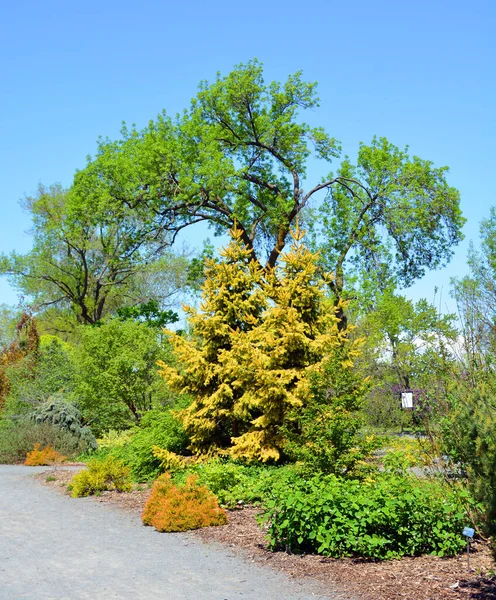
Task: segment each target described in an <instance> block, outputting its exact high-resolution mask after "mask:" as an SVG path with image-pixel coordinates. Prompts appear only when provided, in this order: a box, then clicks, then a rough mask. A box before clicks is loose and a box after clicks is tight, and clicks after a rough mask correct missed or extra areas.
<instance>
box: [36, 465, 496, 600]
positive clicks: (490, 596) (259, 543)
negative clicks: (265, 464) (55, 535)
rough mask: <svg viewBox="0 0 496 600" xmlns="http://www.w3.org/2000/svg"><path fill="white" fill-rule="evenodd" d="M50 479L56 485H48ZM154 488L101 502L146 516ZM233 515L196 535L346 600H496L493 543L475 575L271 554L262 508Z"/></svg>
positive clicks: (481, 551) (438, 563)
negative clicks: (314, 582)
mask: <svg viewBox="0 0 496 600" xmlns="http://www.w3.org/2000/svg"><path fill="white" fill-rule="evenodd" d="M73 474H74V472H67V471H62V470H50V471H47V472H45V473H42V474H39V475H37V477H38V478H39V479H41V480H42V481H43V482H44V483H45V484H46V485H50V486H53V487H59V488H60V489H65V486H66V485H67V483H68V482H69V481H70V479H71V477H72V475H73ZM47 476H52V477H55V478H56V479H55V481H48V482H47V481H46V478H47ZM149 493H150V490H149V487H148V486H136V487H135V489H134V490H133V491H132V492H130V493H118V492H104V493H103V494H102V495H101V496H99V497H97V498H95V500H96V501H98V502H111V503H113V504H116V505H117V506H119V507H121V508H123V509H126V510H131V511H133V512H139V513H141V512H142V510H143V507H144V505H145V502H146V500H147V498H148V496H149ZM228 512H229V523H228V524H227V525H223V526H221V527H210V528H207V529H199V530H197V531H194V532H191V535H195V536H198V537H199V538H200V539H202V540H204V541H206V542H217V543H219V544H222V545H224V546H228V547H229V548H231V549H232V550H234V551H239V552H241V553H243V555H244V556H245V557H246V558H248V559H249V560H251V561H252V562H256V563H259V564H264V565H269V566H270V567H271V568H273V569H275V570H278V571H283V572H285V573H287V574H288V575H290V576H291V577H295V578H298V579H315V580H318V581H319V582H321V583H324V585H326V584H327V585H328V586H329V587H330V588H331V589H332V590H333V591H334V590H335V589H336V588H340V589H342V590H343V592H342V595H340V597H341V598H343V600H344V599H347V598H349V599H351V598H356V599H357V600H396V599H398V600H400V599H401V600H457V599H459V598H466V599H471V600H496V576H495V574H494V572H495V570H496V565H495V563H494V561H493V559H492V556H491V552H490V550H489V548H488V545H487V544H485V543H482V542H476V543H474V544H473V546H472V549H471V554H470V567H471V569H470V572H469V571H468V570H467V558H466V555H460V556H458V557H456V558H438V557H432V556H422V557H417V558H403V559H401V560H392V561H382V562H373V561H364V560H356V559H328V558H323V557H321V556H316V555H294V554H287V553H285V552H270V551H269V550H267V548H266V541H265V537H264V533H263V531H261V530H260V528H259V526H258V524H257V521H256V518H255V516H256V514H257V512H258V511H257V509H256V508H252V507H245V508H242V509H239V510H232V511H228Z"/></svg>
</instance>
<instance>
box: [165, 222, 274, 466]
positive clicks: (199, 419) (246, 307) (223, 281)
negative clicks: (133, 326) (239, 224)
mask: <svg viewBox="0 0 496 600" xmlns="http://www.w3.org/2000/svg"><path fill="white" fill-rule="evenodd" d="M240 237H241V234H240V232H239V231H237V230H233V231H232V232H231V238H232V240H231V242H230V244H229V245H228V246H227V247H226V248H225V249H224V250H222V251H221V261H219V262H216V261H215V260H207V261H206V268H205V275H206V280H205V284H204V288H203V292H202V302H201V304H200V308H199V310H196V309H194V308H192V307H185V308H186V312H187V314H188V315H189V318H188V321H189V323H190V325H191V326H192V330H193V335H192V338H191V339H186V338H184V337H182V336H180V335H177V334H175V333H171V341H172V344H173V346H174V349H175V352H176V355H177V357H178V359H179V363H180V368H179V369H175V368H173V367H170V366H168V365H166V364H165V363H163V362H161V363H159V364H160V366H161V373H162V375H163V376H164V377H165V379H166V380H167V381H168V383H169V385H170V386H171V387H172V388H173V389H175V390H177V391H179V392H187V393H189V394H190V395H191V396H192V397H193V403H192V404H191V405H190V406H189V408H188V409H187V410H185V411H183V413H182V415H181V416H182V421H183V424H184V427H185V429H186V431H187V433H188V434H189V437H190V440H191V450H192V451H193V452H194V453H196V454H213V453H216V452H218V451H219V450H223V449H226V448H229V447H230V446H231V438H232V437H233V436H238V435H239V433H240V424H239V422H238V419H237V416H236V414H235V411H234V406H235V404H236V403H237V399H238V397H239V395H240V393H242V392H240V390H239V388H237V387H236V382H233V381H232V380H230V379H229V377H226V373H225V368H224V366H223V364H222V362H221V357H222V356H224V355H225V354H226V353H227V354H229V353H230V352H231V350H232V339H233V337H234V336H236V334H237V333H241V332H242V333H246V332H248V331H249V330H250V329H252V328H253V327H256V326H257V325H258V324H259V320H260V316H261V315H262V313H263V311H264V309H265V307H266V303H267V298H266V297H265V296H264V294H263V290H262V287H261V284H262V278H263V273H262V269H261V268H260V267H259V265H258V263H257V262H255V261H254V260H252V256H251V253H250V251H249V250H247V249H246V248H245V247H244V245H243V244H242V242H241V240H240Z"/></svg>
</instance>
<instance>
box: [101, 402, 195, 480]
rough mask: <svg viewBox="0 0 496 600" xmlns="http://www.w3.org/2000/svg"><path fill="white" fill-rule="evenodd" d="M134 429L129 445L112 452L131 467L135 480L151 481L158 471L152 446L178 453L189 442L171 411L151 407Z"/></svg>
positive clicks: (183, 449) (157, 461)
mask: <svg viewBox="0 0 496 600" xmlns="http://www.w3.org/2000/svg"><path fill="white" fill-rule="evenodd" d="M134 432H135V433H134V435H133V436H132V438H131V441H130V442H129V443H128V444H126V445H125V446H123V447H121V448H114V449H113V450H111V452H112V454H113V455H115V456H118V457H119V458H121V459H122V460H123V461H124V462H125V463H126V465H128V466H129V467H130V469H131V474H132V476H133V478H134V479H135V480H136V481H150V480H152V479H155V478H156V477H157V476H158V475H159V474H160V472H161V468H160V459H158V458H156V457H155V456H154V455H153V447H154V446H159V447H160V448H163V449H164V450H169V451H170V452H175V453H177V454H181V453H183V452H184V451H185V449H186V446H187V445H188V438H187V437H186V434H185V433H184V429H183V427H182V425H181V423H180V422H179V420H178V419H177V418H176V417H175V416H174V414H173V413H172V412H171V411H170V410H159V409H154V410H150V411H149V412H147V413H146V414H145V415H144V416H143V418H142V419H141V423H140V426H139V427H137V428H135V429H134Z"/></svg>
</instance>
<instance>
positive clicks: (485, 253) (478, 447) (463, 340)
mask: <svg viewBox="0 0 496 600" xmlns="http://www.w3.org/2000/svg"><path fill="white" fill-rule="evenodd" d="M480 239H481V244H480V249H479V250H476V249H475V247H474V245H471V246H470V249H469V255H468V264H469V267H470V273H469V275H468V276H466V277H464V278H462V279H455V280H454V281H453V294H454V296H455V298H456V301H457V305H458V312H459V316H460V321H461V334H462V335H461V336H460V338H459V340H458V341H459V344H458V364H457V368H456V369H451V370H449V371H448V372H447V373H446V380H447V392H446V394H445V397H444V400H445V403H446V406H447V407H448V408H449V412H448V414H447V415H446V417H445V418H444V419H443V421H442V429H441V442H442V450H443V451H444V453H445V454H446V455H448V456H449V457H450V462H451V465H450V466H451V467H452V468H455V469H460V470H461V471H462V472H464V473H465V474H466V477H467V481H468V484H469V486H470V488H471V489H472V491H473V492H474V494H475V496H476V498H477V499H478V500H479V501H481V502H482V505H483V509H484V512H485V517H486V524H487V528H488V532H489V533H490V534H491V535H493V536H494V534H495V533H496V417H495V415H496V402H495V401H494V398H495V394H496V377H495V367H496V335H495V331H496V329H495V325H496V312H495V309H494V300H495V290H496V210H495V209H494V208H491V211H490V215H489V218H488V219H485V220H483V221H482V223H481V228H480ZM493 551H494V553H495V554H496V547H495V546H494V545H493Z"/></svg>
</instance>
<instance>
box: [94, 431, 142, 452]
mask: <svg viewBox="0 0 496 600" xmlns="http://www.w3.org/2000/svg"><path fill="white" fill-rule="evenodd" d="M133 435H134V433H133V430H132V429H124V430H123V431H116V430H115V429H109V431H107V432H106V433H104V434H103V435H102V437H101V438H98V440H97V441H98V448H99V449H100V450H114V449H115V448H123V447H124V446H125V445H126V444H129V442H130V441H131V440H132V439H133Z"/></svg>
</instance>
